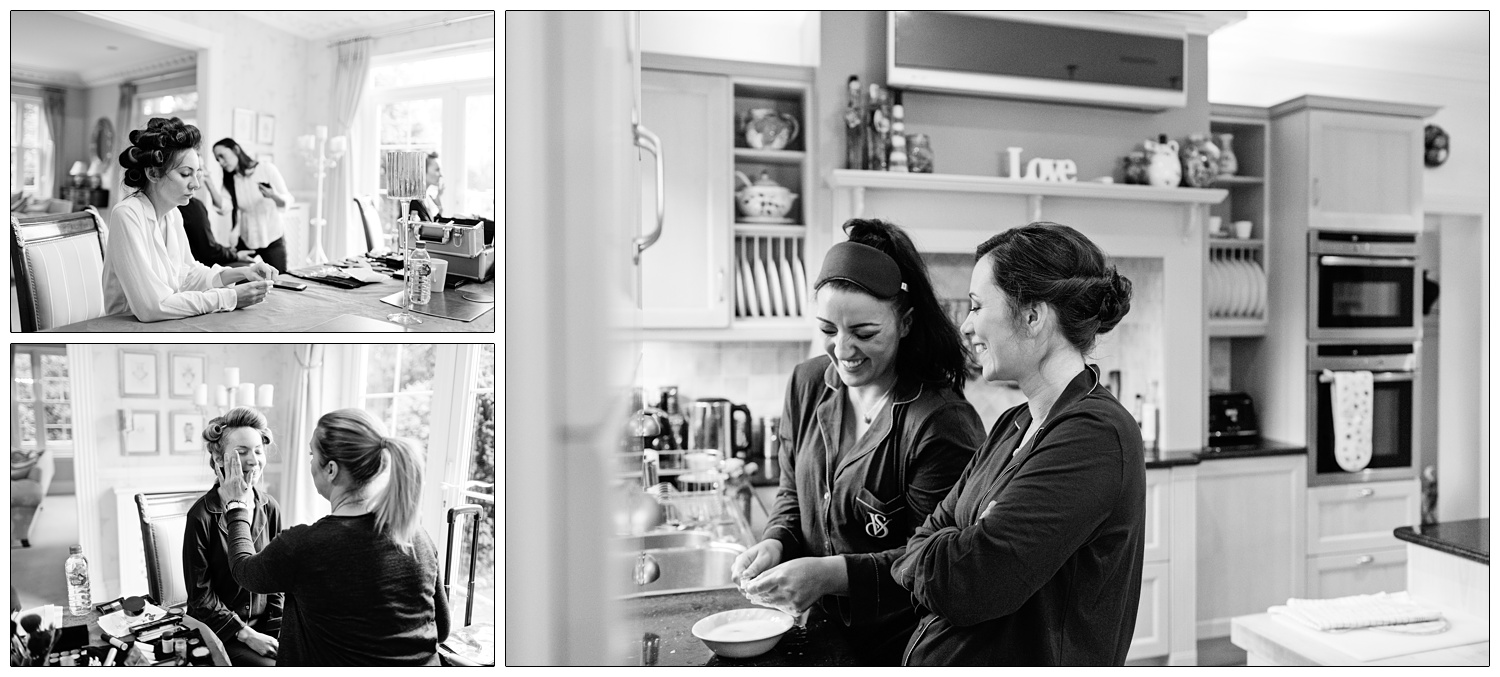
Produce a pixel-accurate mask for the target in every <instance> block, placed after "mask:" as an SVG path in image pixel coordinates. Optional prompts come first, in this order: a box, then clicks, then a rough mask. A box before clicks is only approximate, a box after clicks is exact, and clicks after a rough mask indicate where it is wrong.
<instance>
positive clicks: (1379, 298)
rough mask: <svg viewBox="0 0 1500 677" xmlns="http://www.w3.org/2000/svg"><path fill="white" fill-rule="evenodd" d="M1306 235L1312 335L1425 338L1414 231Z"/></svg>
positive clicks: (1319, 338) (1340, 338)
mask: <svg viewBox="0 0 1500 677" xmlns="http://www.w3.org/2000/svg"><path fill="white" fill-rule="evenodd" d="M1307 237H1308V242H1307V254H1308V261H1307V275H1308V280H1307V294H1308V299H1307V337H1308V338H1309V339H1311V340H1313V341H1346V340H1355V341H1362V340H1382V341H1415V340H1417V339H1419V338H1421V336H1422V310H1421V304H1422V273H1421V271H1420V270H1419V269H1418V268H1417V235H1416V234H1414V233H1351V232H1332V231H1317V230H1314V231H1310V232H1309V233H1308V235H1307Z"/></svg>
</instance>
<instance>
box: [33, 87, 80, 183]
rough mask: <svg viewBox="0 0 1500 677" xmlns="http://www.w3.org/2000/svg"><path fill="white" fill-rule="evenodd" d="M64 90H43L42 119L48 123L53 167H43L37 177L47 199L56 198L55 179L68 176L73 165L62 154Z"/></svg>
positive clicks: (48, 137) (53, 88)
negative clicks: (60, 175) (59, 176)
mask: <svg viewBox="0 0 1500 677" xmlns="http://www.w3.org/2000/svg"><path fill="white" fill-rule="evenodd" d="M63 97H64V94H63V90H61V89H58V88H56V87H43V88H42V119H43V120H45V121H46V122H47V124H46V128H47V143H50V144H52V166H51V167H43V168H42V173H41V174H42V175H41V176H39V177H37V183H38V186H37V190H38V191H40V192H41V194H42V195H44V196H46V197H55V196H56V195H57V192H56V191H55V190H53V188H52V187H53V186H54V185H56V184H55V183H53V178H55V177H56V176H58V175H59V174H62V175H66V174H67V172H68V169H69V168H71V167H72V166H73V165H72V163H70V162H68V160H67V158H64V157H63V154H62V139H63Z"/></svg>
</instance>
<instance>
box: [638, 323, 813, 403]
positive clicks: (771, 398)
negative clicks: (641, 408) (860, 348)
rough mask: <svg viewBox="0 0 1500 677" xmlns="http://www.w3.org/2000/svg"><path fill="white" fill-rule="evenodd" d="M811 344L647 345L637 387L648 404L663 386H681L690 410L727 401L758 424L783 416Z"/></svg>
mask: <svg viewBox="0 0 1500 677" xmlns="http://www.w3.org/2000/svg"><path fill="white" fill-rule="evenodd" d="M809 350H810V345H809V343H808V342H806V341H784V342H741V341H726V342H698V341H680V342H668V341H646V342H644V343H642V344H641V369H640V378H639V380H638V381H637V382H638V383H640V384H642V385H643V386H645V388H646V400H647V402H648V403H654V402H656V398H657V393H658V392H659V389H660V388H661V387H662V386H669V385H675V386H677V392H678V396H679V398H680V400H681V403H682V405H683V407H684V409H685V408H686V406H687V404H688V403H689V402H691V401H693V400H696V399H699V398H703V397H723V398H726V399H729V400H733V401H735V402H737V403H740V404H744V405H746V406H748V407H750V415H751V416H752V417H754V418H766V417H771V416H780V415H781V407H782V399H783V398H784V397H785V396H786V384H787V379H789V378H791V375H792V369H794V368H796V366H797V365H798V364H800V363H801V362H802V361H803V360H806V359H807V358H808V356H809V355H810V353H809Z"/></svg>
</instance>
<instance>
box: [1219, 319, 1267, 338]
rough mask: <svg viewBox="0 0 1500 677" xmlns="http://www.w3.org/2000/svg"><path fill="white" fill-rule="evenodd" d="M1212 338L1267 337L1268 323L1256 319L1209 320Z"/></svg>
mask: <svg viewBox="0 0 1500 677" xmlns="http://www.w3.org/2000/svg"><path fill="white" fill-rule="evenodd" d="M1208 335H1209V337H1210V338H1232V337H1236V336H1265V335H1266V321H1265V320H1264V319H1255V318H1235V319H1228V318H1224V319H1216V318H1212V317H1211V318H1209V319H1208Z"/></svg>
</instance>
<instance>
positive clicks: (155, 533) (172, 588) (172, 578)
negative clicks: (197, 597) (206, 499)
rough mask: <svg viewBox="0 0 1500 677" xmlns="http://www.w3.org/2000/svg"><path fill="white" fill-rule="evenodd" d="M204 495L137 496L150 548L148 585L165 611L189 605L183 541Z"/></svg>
mask: <svg viewBox="0 0 1500 677" xmlns="http://www.w3.org/2000/svg"><path fill="white" fill-rule="evenodd" d="M202 495H203V493H202V492H192V491H169V492H161V493H149V494H136V495H135V507H136V510H137V512H138V513H139V515H140V519H141V543H143V544H144V545H145V548H146V582H147V584H148V585H150V587H151V597H152V598H154V599H155V600H156V602H157V604H160V605H161V606H162V607H163V608H166V607H169V606H179V605H183V604H186V603H187V578H186V576H185V575H183V573H182V539H183V535H184V533H185V532H186V531H187V514H188V510H189V509H190V508H192V507H193V504H194V503H196V502H197V501H198V498H199V497H201V496H202Z"/></svg>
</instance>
